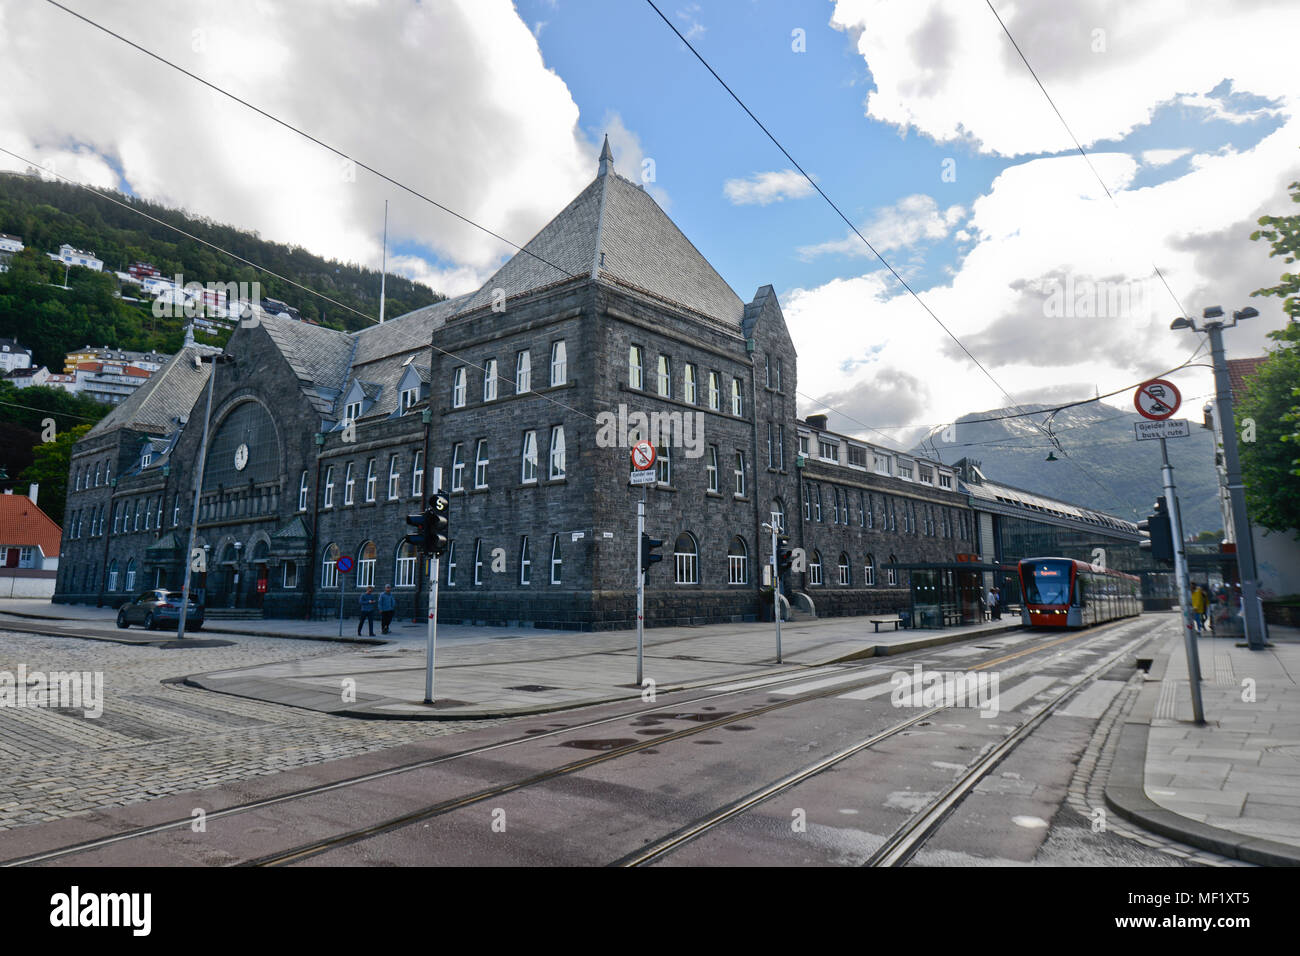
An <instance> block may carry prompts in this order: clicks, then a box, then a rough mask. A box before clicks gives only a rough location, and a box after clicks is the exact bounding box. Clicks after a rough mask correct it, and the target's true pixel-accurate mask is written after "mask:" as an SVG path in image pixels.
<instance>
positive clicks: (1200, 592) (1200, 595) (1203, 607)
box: [1192, 584, 1210, 631]
mask: <svg viewBox="0 0 1300 956" xmlns="http://www.w3.org/2000/svg"><path fill="white" fill-rule="evenodd" d="M1209 606H1210V597H1209V595H1208V594H1206V593H1205V589H1204V588H1202V587H1201V586H1200V585H1199V584H1193V585H1192V611H1193V612H1194V613H1195V614H1196V629H1197V630H1198V631H1204V630H1205V612H1206V611H1207V610H1208V609H1209Z"/></svg>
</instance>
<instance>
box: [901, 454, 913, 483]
mask: <svg viewBox="0 0 1300 956" xmlns="http://www.w3.org/2000/svg"><path fill="white" fill-rule="evenodd" d="M898 477H899V478H902V479H904V480H906V481H911V480H912V463H911V462H910V461H907V462H905V461H903V460H902V459H899V462H898Z"/></svg>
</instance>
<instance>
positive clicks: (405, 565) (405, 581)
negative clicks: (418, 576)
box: [393, 541, 416, 588]
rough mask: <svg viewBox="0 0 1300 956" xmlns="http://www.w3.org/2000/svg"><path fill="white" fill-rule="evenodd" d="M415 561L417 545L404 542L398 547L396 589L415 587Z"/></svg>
mask: <svg viewBox="0 0 1300 956" xmlns="http://www.w3.org/2000/svg"><path fill="white" fill-rule="evenodd" d="M415 559H416V548H415V545H413V544H411V543H410V542H409V541H403V542H402V543H401V544H399V545H398V546H397V573H396V574H395V575H394V579H395V580H394V581H393V586H394V587H399V588H413V587H415Z"/></svg>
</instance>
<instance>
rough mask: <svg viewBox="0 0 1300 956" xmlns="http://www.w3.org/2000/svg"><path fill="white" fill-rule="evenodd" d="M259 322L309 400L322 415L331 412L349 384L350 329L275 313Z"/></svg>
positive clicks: (352, 341) (351, 346)
mask: <svg viewBox="0 0 1300 956" xmlns="http://www.w3.org/2000/svg"><path fill="white" fill-rule="evenodd" d="M260 322H261V326H262V328H264V329H265V330H266V334H267V335H269V336H270V337H271V341H272V342H274V343H275V346H276V348H277V349H279V350H280V354H281V355H283V356H284V360H285V361H286V362H288V363H289V368H290V369H292V370H293V374H294V377H295V378H297V379H298V384H299V386H300V387H301V388H302V390H303V393H304V394H305V395H306V396H307V398H308V400H309V401H310V402H311V403H312V405H313V406H315V408H316V410H317V411H318V412H320V414H322V415H328V414H330V412H331V410H332V409H333V408H334V399H335V398H337V397H338V392H339V390H340V389H342V388H343V387H344V386H345V385H347V378H348V365H349V364H350V360H351V358H352V353H353V350H354V348H355V347H356V339H355V338H354V337H353V336H352V335H349V334H348V333H347V332H339V331H337V330H335V329H327V328H325V327H324V326H321V325H309V324H308V323H306V322H296V321H294V320H293V319H282V318H280V317H279V316H274V315H266V316H263V317H262V318H261V319H260Z"/></svg>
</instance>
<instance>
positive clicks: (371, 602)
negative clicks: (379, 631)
mask: <svg viewBox="0 0 1300 956" xmlns="http://www.w3.org/2000/svg"><path fill="white" fill-rule="evenodd" d="M378 603H379V600H378V598H376V597H375V589H374V588H373V587H367V588H366V593H365V594H363V595H361V617H360V618H359V619H358V620H357V637H360V636H361V626H362V625H363V624H367V623H368V624H369V625H370V636H371V637H374V636H375V605H377V604H378Z"/></svg>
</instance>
